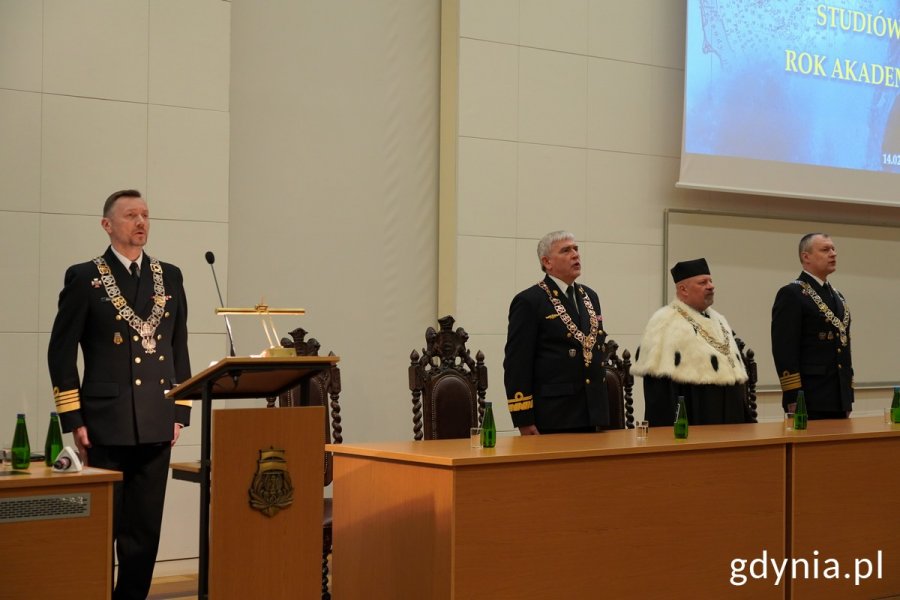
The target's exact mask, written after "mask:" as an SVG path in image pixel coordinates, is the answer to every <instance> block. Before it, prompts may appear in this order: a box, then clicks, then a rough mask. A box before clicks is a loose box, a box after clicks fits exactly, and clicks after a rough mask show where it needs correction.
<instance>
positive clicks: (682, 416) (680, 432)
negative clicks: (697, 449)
mask: <svg viewBox="0 0 900 600" xmlns="http://www.w3.org/2000/svg"><path fill="white" fill-rule="evenodd" d="M687 436H688V417H687V407H686V406H685V405H684V396H678V405H677V406H676V407H675V439H676V440H686V439H687Z"/></svg>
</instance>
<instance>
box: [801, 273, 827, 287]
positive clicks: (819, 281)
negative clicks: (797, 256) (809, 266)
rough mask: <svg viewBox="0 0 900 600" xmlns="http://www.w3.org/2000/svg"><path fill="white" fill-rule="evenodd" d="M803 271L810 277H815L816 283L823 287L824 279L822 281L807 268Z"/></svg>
mask: <svg viewBox="0 0 900 600" xmlns="http://www.w3.org/2000/svg"><path fill="white" fill-rule="evenodd" d="M803 272H804V273H806V274H807V275H809V276H810V277H812V278H813V279H815V280H816V283H818V284H819V285H821V286H822V287H825V281H823V280H822V279H819V278H818V277H816V276H815V275H813V274H812V273H810V272H809V271H807V270H804V271H803Z"/></svg>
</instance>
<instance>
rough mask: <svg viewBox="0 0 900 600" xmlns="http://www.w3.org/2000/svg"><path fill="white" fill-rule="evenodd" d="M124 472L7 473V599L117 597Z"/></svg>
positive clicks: (0, 520)
mask: <svg viewBox="0 0 900 600" xmlns="http://www.w3.org/2000/svg"><path fill="white" fill-rule="evenodd" d="M120 479H122V474H121V473H119V472H117V471H106V470H103V469H95V468H91V467H86V468H85V469H84V470H83V471H82V472H80V473H53V472H52V471H51V470H50V467H47V466H44V463H32V465H31V467H30V468H29V469H28V471H27V473H21V474H20V473H19V472H15V473H14V472H12V471H10V470H5V471H2V472H0V599H4V600H5V599H10V600H18V599H21V598H66V597H77V598H84V599H86V600H87V599H103V598H109V597H110V593H111V589H112V588H111V582H112V497H113V484H114V483H115V482H116V481H119V480H120Z"/></svg>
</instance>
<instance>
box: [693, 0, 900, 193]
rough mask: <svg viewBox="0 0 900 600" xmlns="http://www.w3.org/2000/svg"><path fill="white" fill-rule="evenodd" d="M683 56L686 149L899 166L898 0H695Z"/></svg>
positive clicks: (874, 167)
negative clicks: (830, 0) (829, 0)
mask: <svg viewBox="0 0 900 600" xmlns="http://www.w3.org/2000/svg"><path fill="white" fill-rule="evenodd" d="M686 59H687V60H686V66H685V71H686V73H685V96H684V98H685V107H684V108H685V124H684V152H685V153H686V154H694V155H712V156H717V157H733V158H746V159H755V160H762V161H775V162H777V163H790V164H795V165H812V166H817V167H831V168H835V169H853V170H859V171H869V172H872V171H877V172H880V173H900V0H895V1H890V2H888V1H876V0H870V1H866V0H857V1H853V2H850V1H844V2H841V1H832V2H814V1H810V0H768V1H755V0H688V11H687V42H686ZM884 183H885V182H880V183H879V185H883V184H884ZM897 185H898V188H900V182H897ZM898 188H894V189H895V190H897V191H895V192H894V193H895V194H896V196H895V198H897V199H898V200H900V189H898ZM798 193H800V192H798ZM844 194H845V195H846V196H850V197H853V196H855V190H854V189H850V190H848V191H847V192H845V193H844ZM884 200H885V198H882V201H884Z"/></svg>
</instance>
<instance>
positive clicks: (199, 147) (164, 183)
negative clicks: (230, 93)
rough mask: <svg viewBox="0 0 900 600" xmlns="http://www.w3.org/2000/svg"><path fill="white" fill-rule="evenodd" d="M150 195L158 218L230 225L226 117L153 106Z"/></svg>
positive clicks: (150, 140) (150, 141)
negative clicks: (222, 222)
mask: <svg viewBox="0 0 900 600" xmlns="http://www.w3.org/2000/svg"><path fill="white" fill-rule="evenodd" d="M147 136H148V145H147V146H148V157H147V159H148V167H147V175H148V178H147V190H145V193H146V195H147V197H148V198H151V199H152V201H153V217H154V218H156V219H180V220H193V221H227V220H228V148H229V147H228V113H224V112H218V111H211V110H196V109H189V108H175V107H169V106H157V105H153V104H151V105H150V106H149V127H148V133H147Z"/></svg>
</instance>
